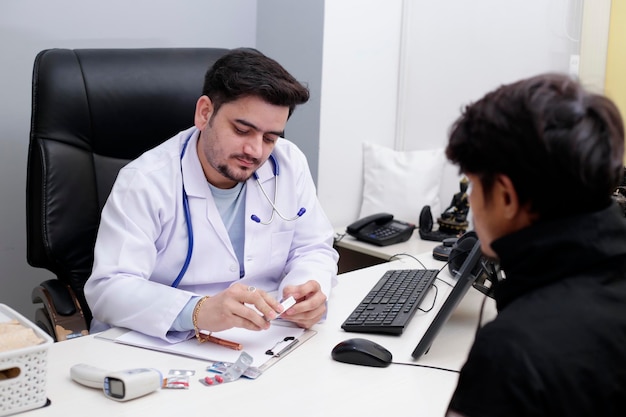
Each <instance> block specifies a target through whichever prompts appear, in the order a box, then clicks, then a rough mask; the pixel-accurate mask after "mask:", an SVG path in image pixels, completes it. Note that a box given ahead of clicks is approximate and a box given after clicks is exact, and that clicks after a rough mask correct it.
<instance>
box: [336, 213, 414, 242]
mask: <svg viewBox="0 0 626 417" xmlns="http://www.w3.org/2000/svg"><path fill="white" fill-rule="evenodd" d="M413 230H415V225H414V224H413V223H407V222H403V221H400V220H394V218H393V215H392V214H389V213H376V214H372V215H371V216H367V217H364V218H362V219H360V220H357V221H356V222H354V223H352V224H351V225H350V226H348V228H347V229H346V231H347V232H348V234H349V235H351V236H354V237H355V238H357V239H358V240H362V241H363V242H368V243H372V244H374V245H378V246H387V245H392V244H394V243H400V242H406V241H407V240H409V238H410V237H411V235H412V234H413Z"/></svg>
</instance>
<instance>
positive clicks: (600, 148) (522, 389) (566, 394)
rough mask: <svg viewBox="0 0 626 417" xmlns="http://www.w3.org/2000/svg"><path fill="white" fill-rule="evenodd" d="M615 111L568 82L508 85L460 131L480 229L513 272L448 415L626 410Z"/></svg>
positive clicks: (622, 225)
mask: <svg viewBox="0 0 626 417" xmlns="http://www.w3.org/2000/svg"><path fill="white" fill-rule="evenodd" d="M623 152H624V127H623V122H622V119H621V118H620V114H619V111H618V109H617V108H616V106H615V105H614V104H613V103H612V102H611V101H610V100H609V99H607V98H605V97H603V96H601V95H597V94H593V93H590V92H587V91H585V90H584V89H583V88H582V87H581V85H580V84H579V83H577V82H576V81H574V80H572V79H570V78H569V77H567V76H562V75H556V74H547V75H540V76H536V77H533V78H529V79H525V80H521V81H519V82H516V83H513V84H510V85H505V86H502V87H500V88H498V89H496V90H495V91H493V92H490V93H489V94H487V95H486V96H484V97H483V98H482V99H480V100H478V101H477V102H475V103H473V104H471V105H469V106H467V108H465V110H464V111H463V113H462V115H461V117H460V118H459V119H458V120H457V121H456V122H455V123H454V125H453V126H452V130H451V134H450V139H449V143H448V146H447V149H446V154H447V156H448V158H449V159H450V160H451V161H452V162H453V163H455V164H456V165H458V166H459V168H460V171H461V172H463V173H464V174H465V175H467V177H468V178H469V180H470V186H469V189H468V194H469V203H470V207H471V208H472V215H473V224H474V228H475V231H476V233H477V234H478V237H479V239H480V243H481V248H482V251H483V253H484V254H485V255H487V256H489V257H492V258H495V259H497V260H498V261H499V263H500V265H501V268H502V270H503V271H504V273H505V276H506V278H505V279H504V280H502V281H500V282H498V283H496V284H495V285H494V298H495V301H496V306H497V309H498V316H497V317H496V318H495V319H494V320H493V321H492V322H490V323H488V324H486V325H485V326H484V327H483V328H482V329H480V331H479V332H478V334H477V336H476V340H475V341H474V344H473V346H472V348H471V351H470V353H469V357H468V358H467V361H466V363H465V365H464V366H463V368H462V370H461V373H460V376H459V380H458V386H457V387H456V390H455V392H454V394H453V396H452V399H451V402H450V405H449V411H448V416H470V417H473V416H480V417H488V416H508V417H510V416H569V417H572V416H604V417H610V416H623V415H624V413H625V410H626V219H625V218H624V216H623V213H622V211H621V209H620V207H619V206H618V204H617V203H616V202H614V201H613V199H612V194H613V190H615V188H616V186H617V185H618V184H619V182H620V181H621V179H622V175H623V156H624V155H623Z"/></svg>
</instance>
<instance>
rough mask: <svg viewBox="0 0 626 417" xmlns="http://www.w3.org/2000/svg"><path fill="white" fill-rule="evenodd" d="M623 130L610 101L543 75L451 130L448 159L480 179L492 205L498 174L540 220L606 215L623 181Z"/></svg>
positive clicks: (503, 91) (468, 114)
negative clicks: (603, 212) (595, 213)
mask: <svg viewBox="0 0 626 417" xmlns="http://www.w3.org/2000/svg"><path fill="white" fill-rule="evenodd" d="M623 153H624V125H623V122H622V119H621V117H620V114H619V110H618V109H617V107H616V106H615V105H614V104H613V102H612V101H610V100H609V99H608V98H606V97H604V96H602V95H599V94H594V93H591V92H588V91H585V89H583V88H582V86H581V85H580V84H579V83H578V82H577V81H575V80H573V79H572V78H570V77H568V76H565V75H560V74H543V75H539V76H535V77H532V78H528V79H524V80H521V81H518V82H515V83H512V84H509V85H504V86H501V87H499V88H498V89H496V90H494V91H492V92H490V93H488V94H487V95H485V96H484V97H483V98H482V99H480V100H479V101H477V102H475V103H473V104H470V105H468V106H467V107H465V109H464V110H463V111H462V114H461V116H460V118H459V119H458V120H457V121H456V122H455V123H454V124H453V125H452V127H451V131H450V136H449V142H448V145H447V148H446V155H447V157H448V159H449V160H450V161H451V162H453V163H454V164H457V165H458V166H459V169H460V171H461V172H463V173H469V174H473V175H477V176H478V177H479V178H480V181H481V185H482V187H483V189H484V191H485V195H486V198H487V199H489V197H490V195H491V191H492V187H493V184H494V181H495V178H496V176H497V175H498V174H504V175H506V176H508V177H509V178H510V179H511V181H512V182H513V185H514V186H515V190H516V191H517V194H518V197H519V201H520V204H526V203H529V204H530V208H531V210H533V211H534V212H535V213H537V214H538V215H539V216H540V217H541V218H544V219H546V218H555V217H564V216H567V215H569V214H576V213H583V212H589V211H595V210H599V209H602V208H604V207H606V206H608V204H609V203H610V201H611V195H612V193H613V191H614V190H615V188H616V186H617V185H618V184H619V182H620V180H621V179H622V176H623V169H624V162H623Z"/></svg>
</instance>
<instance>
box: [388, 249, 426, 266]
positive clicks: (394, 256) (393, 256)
mask: <svg viewBox="0 0 626 417" xmlns="http://www.w3.org/2000/svg"><path fill="white" fill-rule="evenodd" d="M399 256H408V257H409V258H412V259H413V260H415V261H416V262H417V263H418V264H420V266H421V267H422V268H424V269H428V268H426V266H424V264H423V263H422V261H420V260H419V259H417V258H416V257H415V256H413V255H411V254H410V253H405V252H402V253H396V254H395V255H391V256H390V257H389V259H387V261H392V260H393V259H394V258H397V257H399Z"/></svg>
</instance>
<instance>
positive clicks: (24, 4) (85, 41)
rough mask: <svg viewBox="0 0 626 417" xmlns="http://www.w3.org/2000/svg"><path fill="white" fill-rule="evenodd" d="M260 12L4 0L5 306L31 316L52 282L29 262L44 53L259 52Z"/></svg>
mask: <svg viewBox="0 0 626 417" xmlns="http://www.w3.org/2000/svg"><path fill="white" fill-rule="evenodd" d="M256 6H257V2H256V0H229V1H220V0H177V1H171V0H133V1H125V0H109V1H102V2H97V1H84V0H55V1H48V0H2V1H0V56H1V57H2V58H1V59H2V76H1V77H0V91H2V94H0V219H2V221H0V303H4V304H8V305H10V306H11V307H12V308H14V309H16V310H18V311H20V312H21V313H22V314H24V315H25V316H27V317H32V312H33V311H34V307H33V305H32V304H31V302H30V292H31V290H32V288H33V287H34V286H35V285H37V284H38V283H39V282H40V281H43V280H44V279H48V278H51V277H52V275H51V274H50V273H48V272H47V271H44V270H39V269H35V268H32V267H30V266H29V265H28V264H27V263H26V221H25V206H26V202H25V188H26V153H27V148H28V135H29V130H30V104H31V78H32V67H33V61H34V58H35V55H36V54H37V52H39V51H40V50H42V49H46V48H55V47H56V48H100V47H107V48H116V47H118V48H133V47H177V46H181V47H182V46H187V47H225V48H234V47H237V46H255V42H256V14H257V13H256ZM199 88H201V86H199ZM146 122H149V121H138V123H146Z"/></svg>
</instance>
